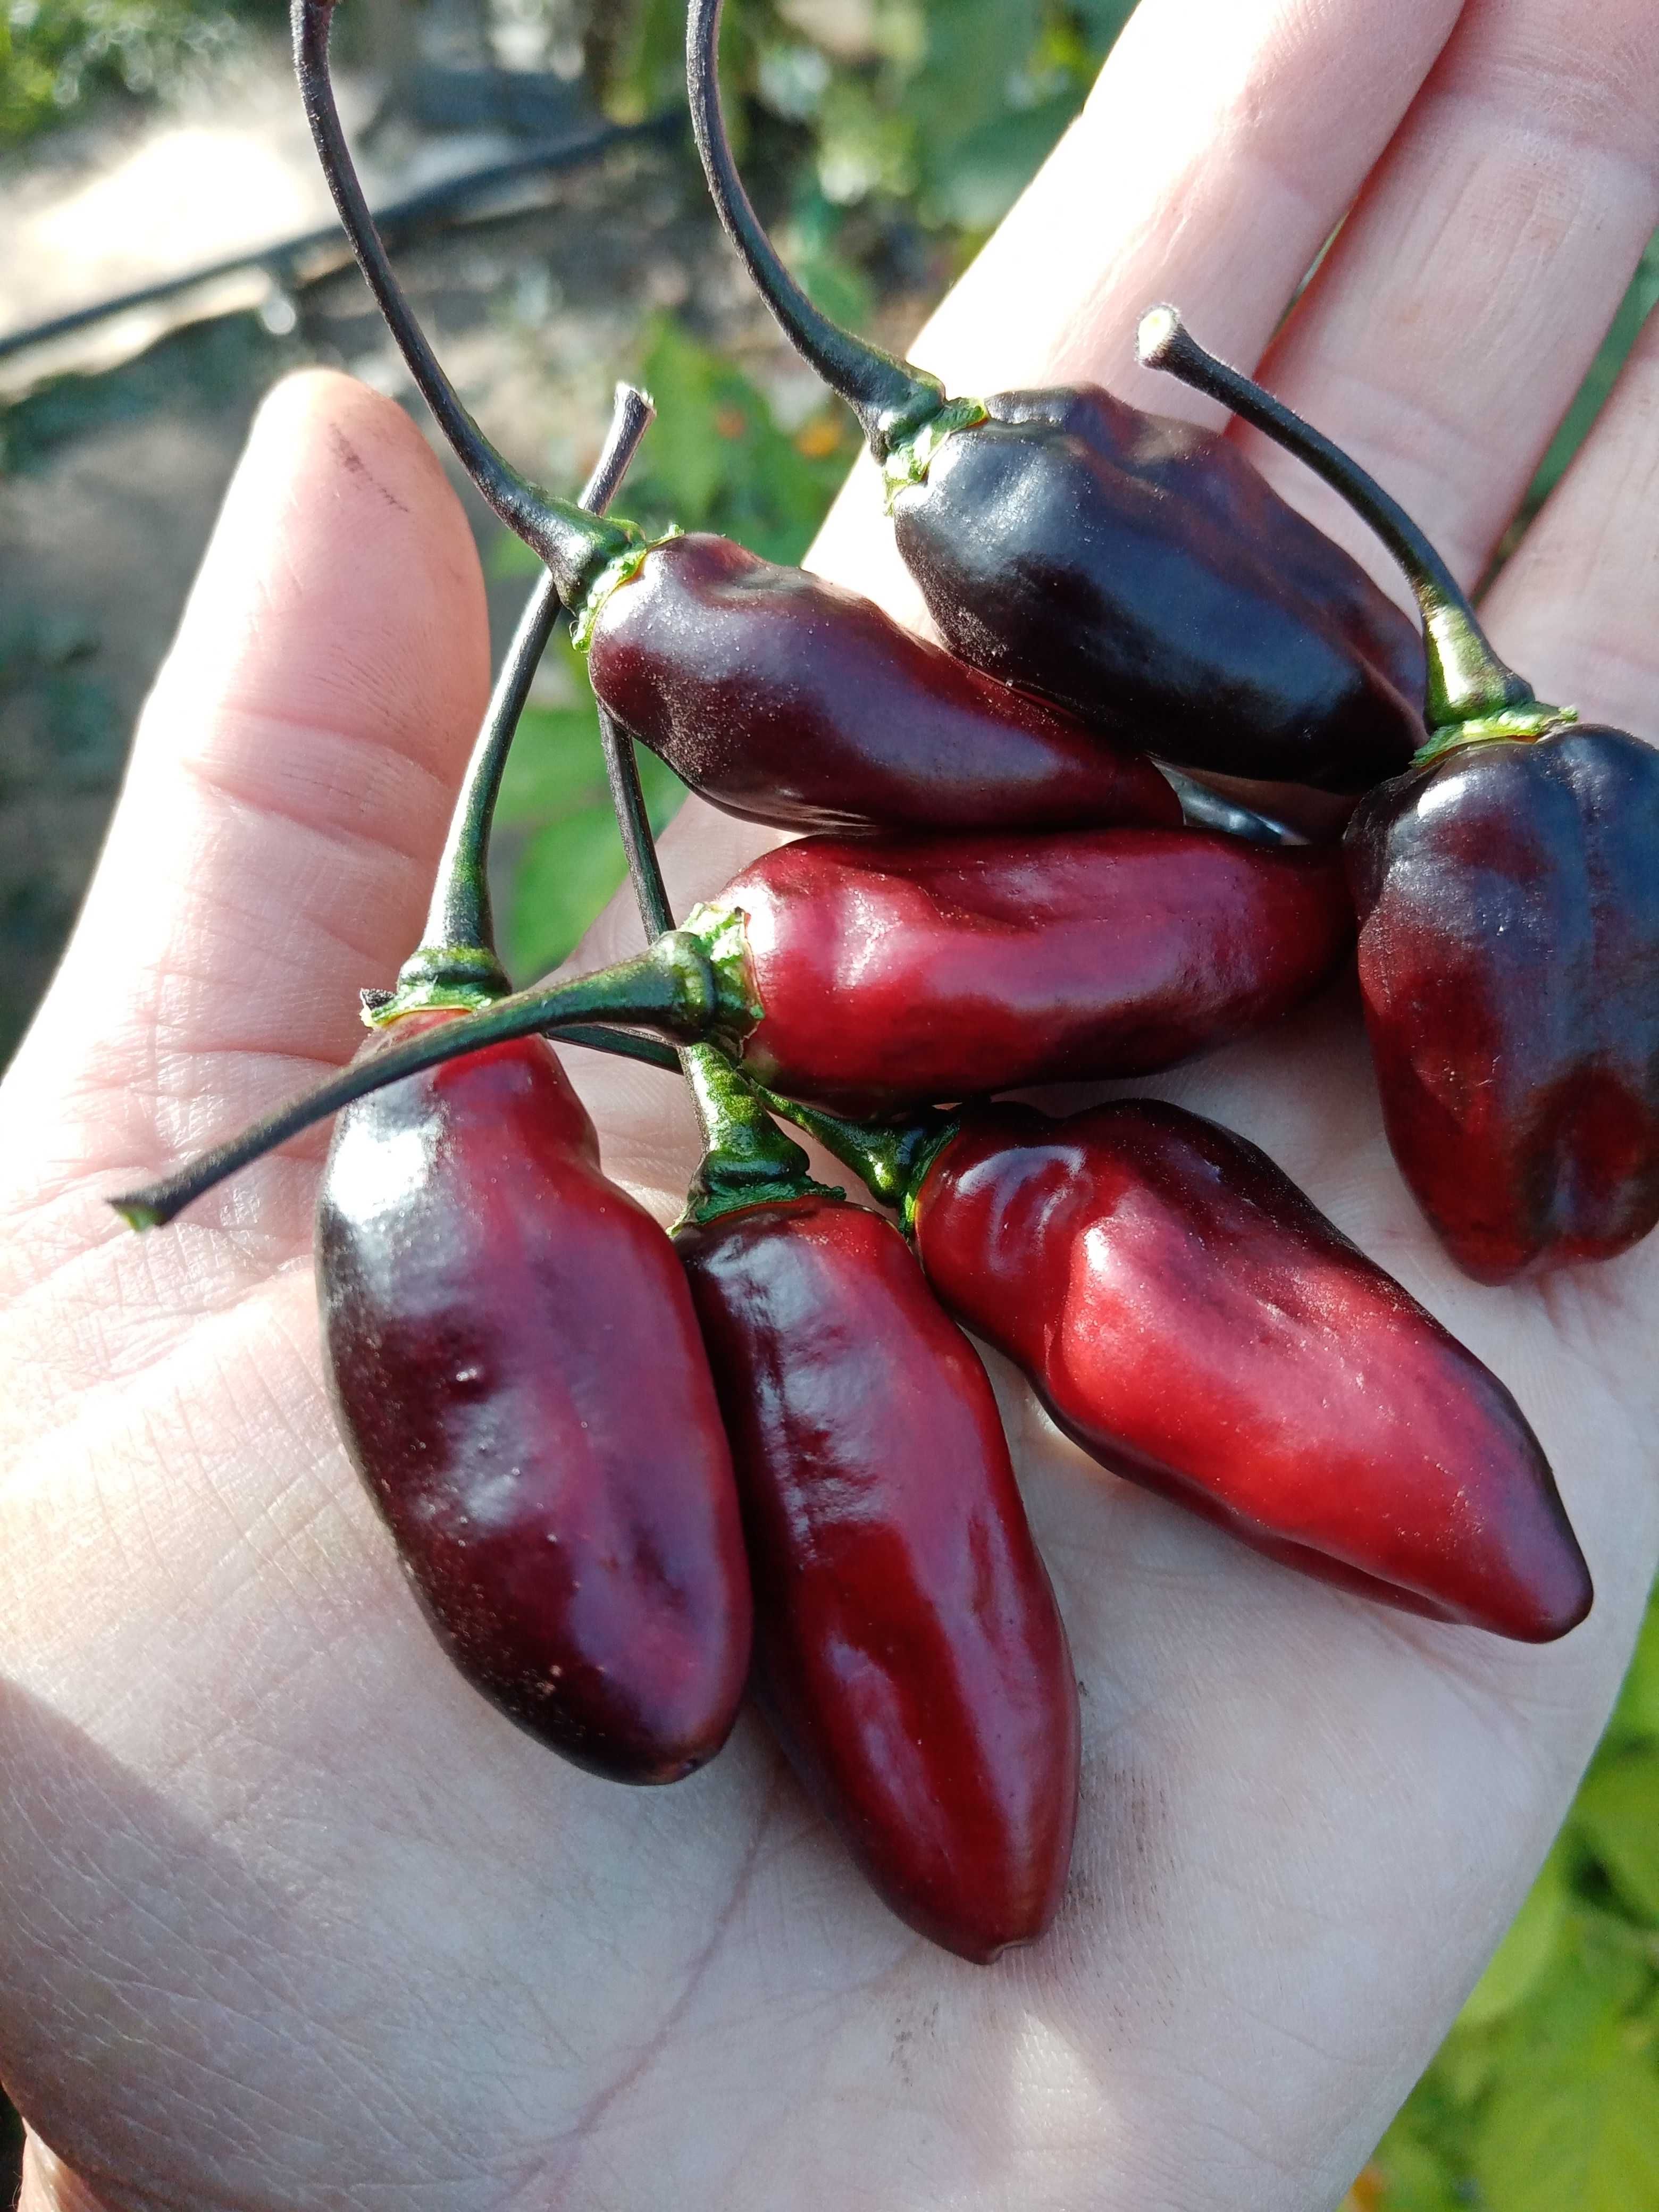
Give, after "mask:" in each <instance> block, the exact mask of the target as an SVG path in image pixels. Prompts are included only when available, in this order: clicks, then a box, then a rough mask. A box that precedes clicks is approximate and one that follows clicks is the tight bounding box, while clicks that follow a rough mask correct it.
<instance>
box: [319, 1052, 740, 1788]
mask: <svg viewBox="0 0 1659 2212" xmlns="http://www.w3.org/2000/svg"><path fill="white" fill-rule="evenodd" d="M454 1018H455V1017H454V1016H453V1015H450V1014H445V1013H441V1012H437V1013H428V1014H413V1015H409V1016H406V1017H405V1018H404V1019H403V1020H402V1021H400V1022H398V1024H396V1025H395V1030H394V1033H395V1031H396V1030H420V1029H423V1028H428V1027H431V1026H433V1025H435V1024H443V1023H446V1022H448V1021H452V1020H453V1019H454ZM370 1049H373V1048H370ZM317 1273H318V1291H319V1298H320V1301H321V1305H322V1313H323V1328H324V1342H325V1346H326V1351H327V1358H328V1370H329V1378H330V1383H331V1390H332V1393H333V1396H334V1401H335V1404H336V1407H337V1412H338V1415H339V1419H340V1426H341V1431H342V1434H343V1436H344V1437H345V1439H346V1442H347V1443H348V1445H349V1449H350V1451H351V1454H352V1456H353V1458H354V1460H355V1461H356V1465H357V1468H358V1472H359V1473H360V1474H362V1478H363V1480H364V1481H365V1483H366V1484H367V1485H368V1489H369V1491H370V1493H371V1494H372V1496H373V1497H374V1500H375V1503H376V1504H378V1506H379V1507H380V1511H381V1513H382V1514H383V1516H385V1518H386V1522H387V1525H388V1526H389V1528H391V1530H392V1536H393V1538H394V1540H395V1541H396V1543H397V1547H398V1558H399V1559H400V1560H401V1562H402V1564H403V1566H404V1571H405V1572H406V1573H407V1575H408V1576H409V1578H410V1583H412V1585H413V1587H414V1589H415V1591H416V1595H417V1596H418V1597H419V1599H420V1601H421V1603H422V1607H423V1609H424V1610H425V1612H426V1614H427V1618H428V1620H429V1621H430V1622H431V1624H432V1626H433V1628H434V1630H435V1632H436V1633H437V1636H438V1638H439V1640H440V1641H441V1644H443V1646H444V1648H445V1650H447V1652H448V1654H449V1656H450V1657H451V1658H452V1659H453V1661H454V1662H455V1664H456V1665H457V1666H458V1667H459V1669H460V1671H461V1672H462V1674H465V1677H466V1679H467V1680H468V1681H469V1682H471V1684H472V1685H473V1686H474V1687H475V1688H477V1689H478V1690H480V1691H482V1692H483V1694H484V1696H486V1697H487V1698H489V1700H490V1702H491V1703H492V1704H493V1705H496V1706H497V1707H499V1708H500V1710H501V1711H502V1712H504V1713H506V1714H507V1716H508V1717H509V1718H511V1719H513V1720H514V1721H517V1722H518V1723H519V1724H520V1726H521V1727H523V1728H525V1729H528V1730H529V1731H530V1732H531V1734H532V1735H535V1736H537V1737H538V1739H539V1740H540V1741H542V1742H544V1743H546V1744H549V1745H550V1746H551V1747H552V1748H553V1749H554V1750H556V1751H559V1752H562V1753H563V1754H564V1756H565V1757H566V1758H567V1759H573V1760H574V1762H575V1763H576V1764H577V1765H579V1766H584V1767H586V1768H587V1769H588V1770H589V1771H592V1772H593V1773H595V1774H602V1775H605V1776H608V1777H609V1778H611V1779H612V1780H615V1781H619V1782H641V1783H644V1782H671V1781H674V1780H675V1779H677V1778H678V1777H679V1776H681V1775H684V1774H688V1773H690V1771H692V1769H693V1768H695V1767H697V1766H700V1765H702V1763H703V1762H704V1761H705V1760H706V1759H710V1758H712V1757H713V1756H714V1753H715V1752H716V1751H718V1750H719V1748H720V1745H721V1744H722V1743H723V1742H724V1741H725V1740H726V1735H727V1734H728V1733H729V1731H730V1729H731V1727H732V1722H733V1720H734V1718H735V1717H736V1714H737V1711H738V1704H739V1702H740V1700H741V1698H742V1694H743V1688H744V1674H745V1669H746V1667H747V1662H748V1657H749V1640H750V1596H749V1581H748V1572H747V1569H746V1566H745V1564H744V1552H743V1541H742V1534H741V1529H740V1527H739V1522H738V1501H737V1494H736V1491H735V1488H734V1486H733V1481H732V1462H731V1457H730V1454H729V1452H728V1449H727V1446H726V1436H725V1431H724V1430H723V1428H722V1426H721V1423H720V1408H719V1407H718V1405H717V1403H716V1401H715V1397H714V1387H713V1384H712V1383H711V1381H710V1377H709V1372H708V1362H707V1359H706V1358H705V1357H704V1354H703V1351H702V1343H701V1340H700V1338H699V1334H698V1329H697V1323H696V1316H695V1315H694V1314H693V1312H692V1310H691V1303H690V1298H689V1297H688V1296H687V1294H686V1289H685V1284H684V1278H683V1276H682V1273H681V1272H680V1269H679V1267H678V1263H677V1261H676V1260H675V1256H674V1251H673V1247H672V1246H671V1243H669V1241H668V1238H667V1237H665V1234H664V1233H663V1231H662V1230H661V1229H659V1227H658V1225H657V1224H656V1223H655V1222H654V1221H653V1220H652V1219H651V1218H650V1216H649V1215H648V1214H647V1213H646V1212H644V1210H643V1209H642V1208H641V1206H638V1205H636V1204H635V1201H634V1200H632V1199H631V1198H629V1196H628V1195H627V1194H626V1193H625V1192H623V1191H622V1190H620V1189H618V1188H617V1186H616V1185H615V1184H614V1183H612V1182H609V1181H608V1180H607V1179H606V1177H605V1176H604V1175H603V1174H602V1173H601V1172H600V1169H599V1145H598V1140H597V1139H596V1137H595V1135H594V1132H593V1127H592V1122H591V1121H589V1120H588V1117H587V1115H586V1113H585V1111H584V1110H583V1109H582V1106H581V1103H580V1101H579V1100H578V1098H577V1097H576V1095H575V1093H574V1091H573V1090H572V1089H571V1088H570V1085H569V1083H568V1079H566V1077H565V1075H564V1073H563V1072H562V1069H561V1068H560V1066H559V1064H558V1061H557V1059H556V1057H555V1055H554V1054H553V1052H552V1050H551V1048H550V1047H549V1046H548V1045H546V1044H545V1043H544V1042H542V1041H541V1040H540V1039H538V1038H531V1039H527V1040H526V1041H524V1042H519V1043H513V1044H507V1045H501V1046H497V1047H495V1048H493V1049H492V1050H489V1051H485V1052H481V1053H477V1054H473V1055H471V1057H469V1058H467V1059H465V1060H459V1061H454V1062H452V1063H450V1064H449V1065H448V1066H444V1067H441V1068H439V1069H437V1070H435V1071H433V1072H430V1073H426V1074H424V1075H420V1076H417V1077H416V1078H415V1079H412V1080H411V1081H409V1082H405V1083H400V1084H398V1085H394V1086H392V1088H390V1089H387V1090H383V1091H376V1092H375V1093H374V1095H373V1096H372V1097H368V1098H366V1099H363V1100H361V1101H359V1102H358V1103H356V1104H354V1105H352V1106H350V1107H349V1108H348V1109H346V1111H345V1112H344V1113H343V1114H342V1115H341V1116H340V1117H339V1120H338V1121H337V1125H336V1128H335V1133H334V1141H333V1144H332V1146H331V1149H330V1152H329V1158H328V1166H327V1170H326V1171H325V1176H324V1178H323V1187H322V1193H321V1197H320V1200H319V1209H318V1243H317Z"/></svg>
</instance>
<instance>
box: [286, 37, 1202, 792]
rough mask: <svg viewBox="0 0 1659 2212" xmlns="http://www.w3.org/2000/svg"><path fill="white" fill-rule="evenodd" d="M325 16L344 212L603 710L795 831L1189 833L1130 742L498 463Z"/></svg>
mask: <svg viewBox="0 0 1659 2212" xmlns="http://www.w3.org/2000/svg"><path fill="white" fill-rule="evenodd" d="M333 6H334V0H293V15H294V33H295V61H296V65H297V67H298V70H299V73H300V79H301V87H302V89H303V91H304V94H305V100H306V106H307V113H308V115H309V117H310V119H311V124H312V129H313V136H314V137H315V139H316V142H317V149H318V152H319V155H320V157H321V160H322V164H323V167H324V170H325V173H326V175H327V178H328V182H329V185H330V189H331V191H332V192H333V195H334V200H335V204H336V206H337V208H338V210H339V212H340V217H341V220H342V222H343V223H344V225H345V228H346V230H347V233H348V234H349V237H350V239H351V242H352V245H353V247H354V248H355V250H356V254H357V258H358V260H359V262H360V263H361V264H362V270H363V274H364V276H366V277H367V278H368V283H369V286H370V288H371V289H372V290H373V291H374V296H375V298H376V300H377V301H379V303H380V308H381V312H382V313H383V314H384V315H385V317H386V323H387V325H388V327H389V329H390V330H391V332H392V337H393V338H394V340H395V341H396V343H397V344H398V348H399V349H400V350H401V351H402V353H403V356H404V360H405V362H407V363H408V366H409V369H410V374H411V375H412V376H413V378H414V380H415V382H416V386H418V388H419V390H420V391H421V392H422V395H423V397H424V398H426V400H427V402H428V405H429V406H430V407H431V409H432V410H433V413H434V415H435V417H436V419H437V421H438V423H439V426H440V428H441V429H442V430H443V432H444V435H445V436H446V437H447V439H448V441H449V442H450V444H451V446H452V447H453V448H454V450H455V452H456V453H457V455H458V456H459V459H460V460H461V463H462V465H464V466H465V468H466V470H467V471H468V472H469V474H470V475H471V477H472V479H473V481H474V483H476V484H477V487H478V489H479V490H480V492H481V493H482V494H483V496H484V498H485V499H486V500H488V501H489V504H490V505H491V507H494V509H495V512H496V513H498V514H499V515H500V516H501V520H503V521H504V522H506V523H507V526H509V527H510V528H511V529H513V530H514V531H516V532H518V533H519V535H520V537H521V538H524V539H525V541H526V544H529V545H530V546H532V548H533V550H535V551H536V552H537V553H538V555H539V556H540V557H541V559H542V560H543V561H544V562H546V564H547V568H548V572H549V574H550V575H551V577H552V578H553V580H554V582H555V585H556V588H557V591H558V594H559V597H560V599H561V600H562V602H563V603H564V605H566V606H567V607H568V608H569V610H570V613H571V618H572V635H574V638H575V640H576V641H577V642H578V644H579V645H581V646H584V647H587V648H589V649H590V653H591V659H590V663H589V665H590V671H591V673H592V680H593V687H594V690H595V693H596V695H597V696H598V698H599V702H600V704H601V706H603V707H604V708H606V709H608V710H609V711H610V712H611V713H613V714H615V716H616V718H617V720H618V721H619V722H620V723H621V724H622V725H623V727H624V728H626V729H627V730H628V731H629V732H631V733H632V734H633V735H634V736H635V737H637V738H640V739H641V741H642V742H643V743H645V744H648V745H651V746H653V748H654V749H655V750H657V751H658V752H659V754H660V755H661V756H662V757H663V759H664V760H665V761H666V762H667V763H668V764H669V766H670V767H671V768H672V769H674V770H675V771H676V772H677V773H678V775H680V776H681V777H682V778H683V779H684V781H686V782H687V783H689V784H690V786H691V787H692V789H693V790H695V791H696V792H699V793H701V794H702V796H703V797H704V798H705V799H708V800H710V801H711V802H712V803H713V804H714V805H716V806H720V807H724V808H725V809H726V811H728V812H730V813H733V814H738V815H744V816H747V817H752V818H754V819H756V820H758V821H763V822H771V823H780V824H781V825H782V826H783V827H785V828H788V829H822V828H824V827H833V828H837V829H846V828H853V827H861V828H866V829H869V828H887V829H922V828H927V827H938V826H945V827H953V828H958V829H970V828H971V829H987V828H992V827H996V826H1000V825H1002V824H1008V825H1012V826H1015V827H1036V826H1054V825H1055V824H1058V823H1073V822H1099V823H1109V822H1146V823H1176V822H1178V821H1179V820H1180V819H1181V808H1180V805H1179V803H1178V801H1176V799H1174V798H1173V797H1172V796H1171V794H1170V792H1169V790H1168V789H1167V787H1164V783H1163V780H1162V778H1161V777H1160V776H1159V775H1158V771H1157V770H1156V769H1153V768H1152V766H1151V765H1150V763H1147V762H1146V761H1144V760H1141V759H1139V758H1138V757H1135V752H1134V751H1133V750H1129V751H1124V750H1118V749H1116V748H1115V747H1114V745H1113V744H1111V743H1110V742H1109V741H1108V740H1107V739H1104V738H1102V737H1101V735H1100V734H1099V733H1097V732H1095V731H1092V730H1091V729H1086V728H1085V727H1084V726H1083V725H1082V724H1081V723H1079V722H1077V721H1074V720H1072V719H1071V718H1070V716H1068V715H1067V714H1064V713H1062V712H1060V711H1059V710H1057V709H1056V708H1053V707H1045V706H1042V705H1041V704H1039V703H1038V702H1036V701H1035V700H1032V699H1028V698H1023V697H1022V696H1020V695H1019V694H1018V693H1017V692H1013V691H1011V690H1008V689H1007V688H1006V686H1005V685H1003V684H999V683H994V682H991V681H988V680H987V679H986V678H982V677H977V676H975V675H974V674H972V673H971V672H970V671H966V670H964V669H963V668H961V667H960V666H959V665H957V664H956V663H955V662H953V661H952V660H951V658H950V656H949V655H948V654H946V653H941V652H940V651H939V649H938V648H937V647H928V646H924V645H921V644H920V643H919V642H918V641H916V640H915V639H914V638H912V637H911V636H909V635H908V633H907V632H906V631H904V630H902V629H900V627H899V626H898V625H897V624H896V623H893V622H891V621H890V619H889V618H888V617H886V616H885V615H884V614H883V613H882V612H881V611H880V610H879V609H878V607H876V606H874V605H872V603H871V602H870V601H869V600H867V599H860V598H859V597H858V596H857V595H856V594H854V593H853V592H843V591H840V590H837V589H836V587H835V586H831V585H828V584H824V583H821V582H819V581H817V580H816V579H814V578H811V577H808V576H805V575H803V574H801V572H800V571H799V569H792V568H778V567H775V566H774V565H773V564H772V563H771V562H764V561H759V560H757V559H756V558H755V557H754V556H752V555H750V554H747V553H745V552H744V551H743V550H742V549H741V547H739V546H736V545H732V544H729V543H728V542H727V541H726V540H725V539H723V538H710V537H696V538H674V537H670V538H666V539H664V540H662V541H660V542H659V543H657V544H650V543H648V542H647V539H646V538H644V537H643V536H642V535H641V532H639V531H638V530H636V529H635V527H634V526H633V525H632V524H630V523H617V522H603V521H600V520H598V519H596V518H595V517H594V516H593V515H591V514H587V513H583V512H582V510H581V509H580V507H574V506H572V505H571V504H570V503H569V502H568V501H564V500H559V499H556V498H554V497H553V496H552V495H550V494H549V493H546V492H544V491H541V490H539V489H538V488H537V487H536V486H534V485H532V484H530V483H526V481H525V479H524V478H523V477H520V476H519V475H518V474H517V473H516V472H515V471H513V470H512V469H510V468H509V467H508V466H507V463H506V462H505V461H504V460H503V459H502V458H501V455H500V454H499V453H497V452H496V451H495V448H494V447H492V446H491V445H490V444H489V441H488V440H486V439H485V438H484V436H483V433H482V432H481V431H480V430H479V428H478V427H477V424H476V423H475V422H473V421H472V419H471V416H469V415H468V414H467V412H466V410H465V408H463V407H462V405H461V404H460V402H459V399H458V398H457V397H456V394H455V392H454V390H453V386H451V385H450V383H449V380H448V379H447V377H446V376H445V375H444V373H443V371H442V369H441V368H440V367H439V365H438V362H437V360H436V358H435V356H434V354H433V352H432V349H431V347H430V346H429V345H428V343H427V341H426V338H425V337H424V336H423V335H422V332H421V330H420V328H419V326H418V325H417V324H416V322H415V319H414V318H413V316H412V315H411V313H410V309H409V305H408V302H407V301H406V300H405V299H404V296H403V295H402V293H401V291H400V290H399V289H398V283H397V279H396V277H395V276H393V274H392V268H391V264H389V263H388V261H387V260H386V252H385V249H384V248H383V246H381V243H380V238H379V236H378V235H377V234H376V232H375V229H374V222H373V219H372V218H371V216H370V215H369V212H368V204H367V203H366V202H365V200H364V198H363V196H362V187H361V185H359V183H358V180H357V177H356V172H355V170H354V169H353V167H352V163H351V156H350V154H349V149H348V148H347V146H346V143H345V138H344V135H343V132H342V131H341V128H340V121H339V117H338V114H337V111H336V108H335V104H334V98H333V94H332V90H331V86H330V82H329V75H328V35H329V27H330V24H331V19H332V14H333ZM1137 750H1138V748H1137Z"/></svg>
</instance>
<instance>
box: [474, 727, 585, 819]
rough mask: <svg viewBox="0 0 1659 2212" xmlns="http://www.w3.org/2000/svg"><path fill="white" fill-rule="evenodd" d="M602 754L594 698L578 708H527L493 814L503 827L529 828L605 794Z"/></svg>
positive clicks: (514, 740) (514, 742)
mask: <svg viewBox="0 0 1659 2212" xmlns="http://www.w3.org/2000/svg"><path fill="white" fill-rule="evenodd" d="M605 792H606V785H605V756H604V754H603V753H602V752H601V750H600V749H599V716H598V714H597V713H596V712H595V710H594V708H593V704H592V701H591V700H589V701H588V702H586V704H585V705H582V706H580V707H526V708H525V711H524V713H523V714H522V716H521V717H520V721H519V729H518V734H517V736H516V737H515V738H513V750H511V752H509V753H508V755H507V766H506V768H505V769H504V770H503V771H502V774H501V795H500V797H499V798H498V799H497V800H496V802H495V819H496V822H497V823H499V824H500V825H501V828H502V829H528V828H531V827H532V826H536V825H539V824H541V823H548V822H552V821H556V820H557V819H558V817H560V816H561V815H564V814H568V813H570V812H572V811H574V810H575V809H577V808H581V807H591V806H592V805H594V803H595V802H596V801H597V800H600V799H604V798H605Z"/></svg>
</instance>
